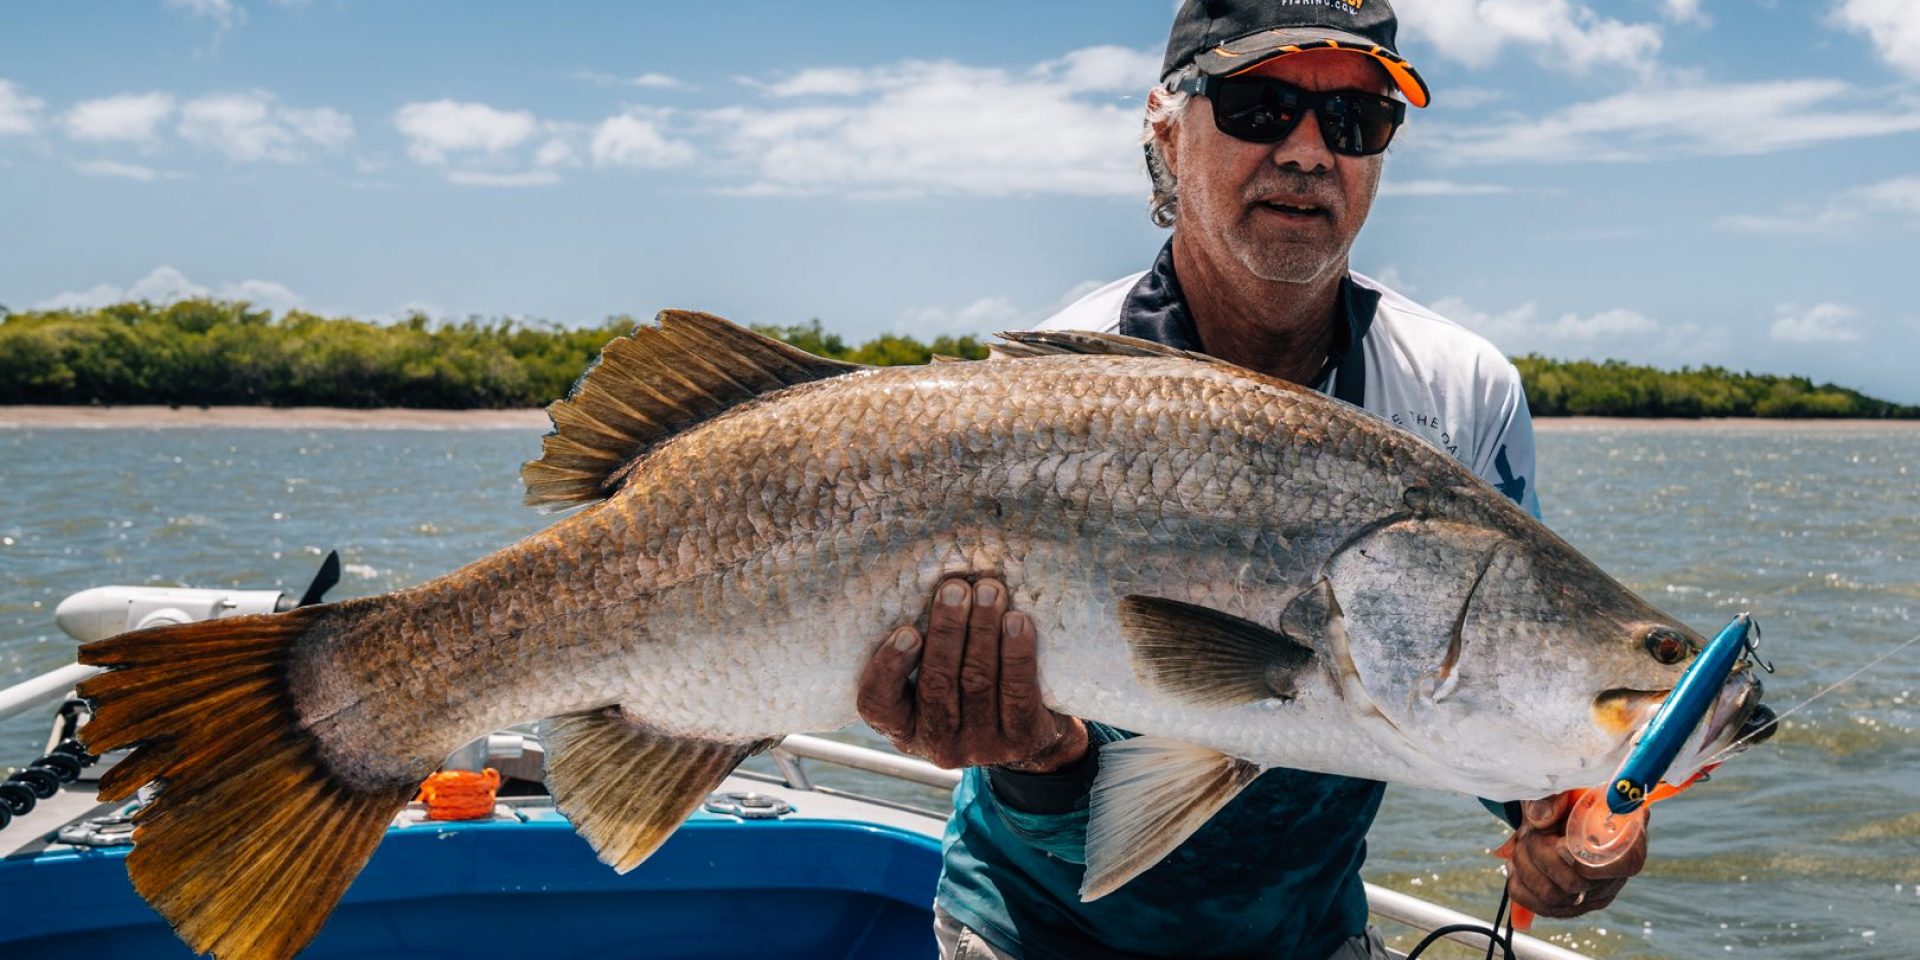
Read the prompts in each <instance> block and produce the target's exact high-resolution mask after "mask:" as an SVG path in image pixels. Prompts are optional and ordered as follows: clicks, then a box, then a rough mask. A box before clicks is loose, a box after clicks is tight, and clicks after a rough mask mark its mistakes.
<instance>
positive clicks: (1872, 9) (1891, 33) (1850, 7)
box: [1833, 0, 1920, 77]
mask: <svg viewBox="0 0 1920 960" xmlns="http://www.w3.org/2000/svg"><path fill="white" fill-rule="evenodd" d="M1833 17H1834V20H1835V21H1836V22H1838V23H1839V24H1840V25H1841V26H1843V27H1846V28H1847V29H1849V30H1852V31H1854V32H1855V33H1861V34H1865V35H1866V36H1867V38H1868V39H1869V40H1871V41H1872V42H1873V48H1874V49H1875V50H1876V51H1878V52H1879V54H1880V57H1881V59H1883V60H1885V61H1887V62H1888V63H1890V64H1892V65H1893V66H1895V67H1897V68H1899V69H1901V70H1904V71H1906V72H1907V73H1909V74H1912V75H1913V76H1916V77H1920V4H1917V3H1914V2H1913V0H1840V3H1839V4H1838V5H1837V6H1836V7H1834V10H1833Z"/></svg>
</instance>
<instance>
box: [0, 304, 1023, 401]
mask: <svg viewBox="0 0 1920 960" xmlns="http://www.w3.org/2000/svg"><path fill="white" fill-rule="evenodd" d="M633 326H634V321H633V319H632V318H630V317H613V318H610V319H608V320H607V321H606V322H604V323H601V324H599V325H598V326H592V327H584V328H565V327H561V326H558V325H551V324H532V323H520V322H516V321H511V320H479V319H473V320H467V321H465V322H462V323H435V322H433V321H430V320H428V319H427V318H426V317H424V316H414V317H410V318H408V319H406V320H402V321H399V322H397V323H392V324H385V325H380V324H372V323H367V322H364V321H361V320H353V319H348V318H331V317H322V316H317V315H314V314H311V313H303V312H300V311H297V310H296V311H291V312H288V313H287V314H285V315H283V316H281V317H278V318H276V317H274V316H273V314H272V313H270V312H268V311H264V310H255V309H253V308H251V307H249V306H247V305H246V304H241V303H223V302H217V301H210V300H187V301H183V302H180V303H176V304H172V305H169V306H152V305H149V304H143V303H123V304H116V305H114V306H110V307H103V308H101V309H98V310H92V311H85V312H79V311H69V310H54V311H38V312H31V313H16V314H11V315H5V316H0V404H15V403H64V404H76V403H103V404H130V403H152V404H177V405H189V406H190V405H208V406H211V405H216V404H219V405H229V404H238V405H273V406H330V407H426V408H440V409H466V408H475V407H489V408H503V407H534V406H541V405H543V404H546V403H548V402H549V401H552V400H555V399H557V398H559V397H563V396H565V395H566V393H567V388H568V387H570V386H572V384H573V381H574V379H575V378H577V377H578V376H580V372H581V371H582V370H585V369H586V366H587V363H588V361H590V360H592V359H593V357H594V356H595V355H597V354H598V353H599V352H600V348H601V347H602V346H604V345H605V344H606V342H607V341H608V340H611V339H613V338H614V337H616V336H619V335H620V334H623V333H626V332H627V331H628V330H631V329H633ZM758 329H759V330H760V331H761V332H762V333H766V334H769V335H771V336H775V337H779V338H780V339H783V340H786V341H788V342H789V343H793V344H796V345H798V346H800V347H802V348H804V349H807V350H811V351H813V352H815V353H821V354H825V355H827V356H832V357H838V358H840V359H845V360H852V361H855V362H858V363H873V364H905V363H926V362H927V360H928V358H929V357H930V356H931V355H932V354H934V353H941V354H946V355H950V356H959V357H968V358H972V359H978V358H980V357H984V356H986V348H985V347H983V346H981V345H980V343H978V342H977V341H975V340H974V339H973V338H971V337H963V338H959V339H955V338H952V337H942V338H940V339H938V340H935V341H934V342H933V343H932V344H922V343H920V342H919V341H917V340H913V339H910V338H907V337H899V336H883V337H880V338H878V339H875V340H870V341H867V342H866V343H863V344H860V345H859V346H852V345H849V344H848V343H847V342H846V341H845V340H843V339H841V338H840V337H838V336H836V335H834V334H830V333H827V332H826V331H825V330H824V329H822V328H821V326H820V322H819V321H817V320H816V321H814V322H812V323H810V324H802V325H796V326H788V327H761V328H758Z"/></svg>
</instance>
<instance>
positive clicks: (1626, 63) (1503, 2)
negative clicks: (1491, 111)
mask: <svg viewBox="0 0 1920 960" xmlns="http://www.w3.org/2000/svg"><path fill="white" fill-rule="evenodd" d="M1398 12H1399V14H1400V22H1401V24H1402V26H1403V27H1404V28H1405V29H1404V33H1405V35H1406V36H1409V37H1411V38H1414V39H1415V41H1416V42H1424V43H1425V44H1427V45H1428V46H1429V47H1431V48H1432V49H1433V51H1434V52H1435V53H1437V54H1439V55H1440V56H1442V57H1445V58H1447V59H1449V60H1453V61H1456V62H1459V63H1464V64H1466V65H1468V66H1471V67H1485V66H1489V65H1491V64H1492V63H1493V62H1494V60H1496V59H1498V58H1499V56H1500V53H1501V51H1503V50H1504V49H1506V48H1507V47H1508V46H1514V47H1519V48H1523V49H1526V50H1528V51H1530V52H1532V54H1533V56H1534V58H1535V59H1536V60H1537V61H1539V62H1540V63H1541V64H1542V65H1544V66H1549V67H1553V68H1556V69H1568V70H1573V71H1576V72H1582V71H1586V70H1589V69H1591V68H1593V67H1597V66H1612V67H1624V68H1627V69H1631V70H1639V71H1645V70H1650V69H1651V68H1652V67H1653V65H1654V60H1655V57H1656V56H1657V55H1658V54H1659V52H1660V42H1661V38H1660V29H1659V28H1658V27H1657V26H1655V25H1653V24H1644V23H1641V24H1630V23H1624V22H1622V21H1619V20H1615V19H1612V18H1610V17H1603V16H1600V15H1599V14H1597V13H1594V12H1593V10H1591V9H1590V8H1588V7H1587V6H1586V5H1585V4H1581V3H1575V2H1572V0H1414V2H1411V3H1404V4H1401V5H1400V7H1399V11H1398ZM1404 49H1405V48H1404V47H1402V50H1403V51H1404Z"/></svg>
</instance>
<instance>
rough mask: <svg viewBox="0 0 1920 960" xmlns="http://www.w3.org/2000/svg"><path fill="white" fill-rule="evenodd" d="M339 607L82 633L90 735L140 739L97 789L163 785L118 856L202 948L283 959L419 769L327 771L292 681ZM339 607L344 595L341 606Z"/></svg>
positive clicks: (312, 927) (112, 742)
mask: <svg viewBox="0 0 1920 960" xmlns="http://www.w3.org/2000/svg"><path fill="white" fill-rule="evenodd" d="M338 609H339V607H338V605H335V606H333V607H305V608H300V609H297V610H293V611H289V612H286V613H279V614H270V615H262V616H248V617H233V618H229V619H224V620H210V621H202V622H198V623H186V624H179V625H175V626H167V627H157V628H153V629H149V630H141V631H136V632H133V633H127V634H121V635H119V636H117V637H112V638H109V639H106V640H101V641H99V642H97V643H89V644H86V645H84V646H82V647H81V648H80V662H81V663H86V664H93V665H96V666H102V667H107V668H109V669H108V671H107V672H106V673H102V674H100V675H98V676H95V677H93V678H91V679H89V680H87V681H86V682H84V683H82V684H81V685H80V694H81V696H84V697H86V698H87V699H88V700H90V701H92V702H93V705H94V711H93V717H92V719H91V720H90V721H89V722H88V723H87V724H86V726H85V727H84V728H82V730H81V731H80V737H81V739H82V741H83V742H85V743H86V745H87V749H88V750H89V751H91V752H93V753H96V754H99V753H106V752H107V751H109V750H117V749H121V748H125V747H134V748H135V750H134V752H133V754H132V755H131V756H129V757H128V758H127V759H126V760H125V761H123V762H122V763H120V764H119V765H117V766H116V767H114V768H113V769H112V770H110V771H108V773H107V774H106V775H105V776H103V777H101V779H100V798H101V799H102V800H104V801H112V800H122V799H125V798H127V797H129V796H131V795H133V793H134V792H135V791H136V790H138V789H139V788H140V786H141V785H142V784H145V783H147V782H149V781H155V782H157V783H158V785H159V790H158V792H157V793H156V794H155V796H154V797H153V799H152V801H151V802H149V803H148V804H147V805H146V806H145V807H143V808H141V810H140V811H139V812H138V813H136V814H135V815H134V822H135V824H136V826H135V828H134V833H133V840H134V848H133V851H132V852H131V853H130V854H128V855H127V872H128V874H129V875H130V876H131V877H132V879H133V886H134V889H135V890H137V891H139V893H140V895H141V896H142V897H144V898H146V900H147V902H148V903H149V904H151V905H152V906H153V908H154V909H155V910H157V911H158V912H159V913H160V915H161V916H163V917H165V918H166V919H167V922H168V923H170V924H172V925H173V928H174V931H175V932H176V933H178V934H179V935H180V938H181V939H182V940H183V941H185V942H186V944H187V946H188V947H190V948H191V949H192V950H193V951H194V952H196V953H209V952H211V953H214V954H216V955H218V956H219V957H222V958H229V957H246V958H250V960H284V958H288V957H291V956H293V954H294V953H295V952H297V951H298V950H299V949H300V948H301V947H303V946H305V945H306V943H307V941H309V940H311V939H312V938H313V936H314V934H315V933H317V932H318V931H319V929H320V925H321V924H322V923H323V922H324V921H325V920H326V917H327V915H328V914H329V913H330V912H332V910H333V906H334V904H335V903H337V902H338V901H339V899H340V896H341V894H342V893H344V892H345V891H346V888H347V885H348V884H349V883H351V882H352V881H353V878H354V877H355V876H356V875H357V874H358V873H359V872H360V868H361V867H363V866H365V865H366V861H367V859H368V858H369V857H371V856H372V855H373V848H374V847H375V845H377V844H378V843H379V842H380V838H381V836H382V835H384V833H385V831H386V827H387V825H388V823H389V822H390V821H391V820H392V819H393V817H394V815H395V814H396V813H397V812H398V811H399V810H400V809H401V808H402V807H403V806H405V805H406V802H407V800H408V799H410V798H411V797H412V795H413V793H414V789H415V787H416V786H417V784H413V783H402V784H391V785H383V786H375V787H368V786H365V785H359V784H350V783H347V782H343V781H342V780H341V779H340V778H338V777H335V776H333V775H331V774H330V773H329V771H328V770H327V768H326V766H325V764H324V763H323V762H322V760H321V757H320V754H319V746H318V743H317V741H316V740H315V739H314V737H313V735H312V734H310V733H307V732H305V731H304V730H302V729H301V728H300V725H299V723H298V720H297V717H296V715H295V711H294V704H293V698H292V696H291V693H290V690H289V686H288V675H289V663H290V660H291V655H292V651H293V648H294V645H295V643H296V642H297V641H298V640H299V639H300V638H301V636H302V635H303V634H305V633H306V632H307V631H308V630H309V629H310V628H311V627H312V626H313V625H314V624H315V623H316V622H317V621H319V620H320V618H321V617H325V616H327V615H328V614H329V612H331V611H336V610H338ZM339 612H342V613H344V612H345V611H339Z"/></svg>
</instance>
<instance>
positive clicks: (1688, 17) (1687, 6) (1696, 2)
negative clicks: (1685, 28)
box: [1661, 0, 1707, 24]
mask: <svg viewBox="0 0 1920 960" xmlns="http://www.w3.org/2000/svg"><path fill="white" fill-rule="evenodd" d="M1700 2H1701V0H1661V6H1662V7H1663V8H1664V10H1665V11H1666V14H1667V19H1669V20H1672V21H1674V22H1675V23H1700V24H1704V23H1706V22H1707V15H1706V13H1705V11H1702V10H1701V9H1700Z"/></svg>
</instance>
